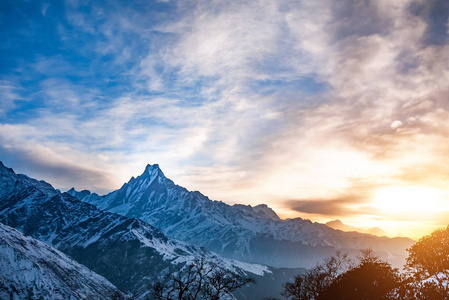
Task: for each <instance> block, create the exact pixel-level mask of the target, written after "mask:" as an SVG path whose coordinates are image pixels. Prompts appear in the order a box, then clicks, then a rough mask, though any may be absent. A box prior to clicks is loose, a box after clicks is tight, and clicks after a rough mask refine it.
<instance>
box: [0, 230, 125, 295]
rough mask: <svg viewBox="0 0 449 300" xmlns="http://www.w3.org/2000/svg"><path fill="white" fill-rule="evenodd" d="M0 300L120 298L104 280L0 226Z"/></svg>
mask: <svg viewBox="0 0 449 300" xmlns="http://www.w3.org/2000/svg"><path fill="white" fill-rule="evenodd" d="M0 270H1V272H0V282H1V284H0V299H17V300H19V299H61V300H62V299H99V300H101V299H104V300H106V299H124V296H123V295H122V293H121V292H120V291H119V290H118V289H117V288H116V287H115V286H113V285H112V283H110V282H109V281H107V280H106V279H105V278H103V277H101V276H100V275H98V274H96V273H94V272H92V271H91V270H89V269H88V268H86V267H85V266H83V265H80V264H79V263H77V262H75V261H73V260H72V259H70V258H69V257H67V256H66V255H65V254H63V253H62V252H60V251H58V250H56V249H54V248H52V247H50V246H48V245H46V244H44V243H42V242H40V241H38V240H36V239H33V238H31V237H26V236H24V235H23V234H22V233H21V232H19V231H17V230H15V229H13V228H11V227H8V226H6V225H3V224H1V223H0Z"/></svg>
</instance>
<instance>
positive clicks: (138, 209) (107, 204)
mask: <svg viewBox="0 0 449 300" xmlns="http://www.w3.org/2000/svg"><path fill="white" fill-rule="evenodd" d="M68 193H69V194H71V195H73V196H75V197H77V198H79V199H80V200H82V201H85V202H88V203H91V204H94V205H96V206H97V207H98V208H100V209H102V210H107V211H110V212H114V213H118V214H121V215H124V216H127V217H130V218H139V219H142V220H144V221H147V222H148V223H150V224H152V225H154V226H155V227H157V228H158V229H160V230H161V231H162V232H163V233H165V234H166V235H167V236H169V237H173V238H175V239H178V240H183V241H186V242H189V243H192V244H195V245H200V246H204V247H205V248H207V249H209V250H211V251H214V252H217V253H219V254H221V255H223V256H225V257H230V258H234V259H238V260H244V261H249V262H257V263H264V264H268V265H272V266H275V267H311V266H314V265H315V264H316V262H318V261H320V260H322V259H323V258H325V257H327V256H329V255H332V254H333V253H334V252H335V250H336V249H343V250H345V251H347V252H350V253H356V252H357V251H358V249H362V248H372V249H373V250H375V251H377V254H378V255H380V256H382V257H389V258H390V261H391V262H392V263H393V264H395V265H402V264H403V259H404V258H405V256H406V252H405V249H406V248H407V247H410V246H411V245H412V244H413V241H412V240H411V239H407V238H394V239H391V238H384V237H382V238H380V237H376V236H372V235H368V234H360V233H357V232H342V231H338V230H334V229H332V228H329V227H328V226H326V225H324V224H319V223H312V222H310V221H308V220H303V219H301V218H296V219H290V220H281V219H279V217H278V216H277V215H276V214H275V213H274V211H272V210H271V209H270V208H269V207H267V206H266V205H258V206H256V207H251V206H247V205H233V206H230V205H227V204H225V203H223V202H220V201H212V200H210V199H209V198H207V197H206V196H204V195H203V194H201V193H200V192H189V191H188V190H187V189H185V188H183V187H180V186H177V185H175V184H174V183H173V181H171V180H170V179H168V178H166V177H165V175H164V174H163V172H162V171H161V169H160V168H159V166H158V165H152V166H151V165H147V167H146V168H145V171H144V172H143V174H142V175H140V176H138V177H137V178H134V177H133V178H131V180H130V181H129V182H128V183H125V184H124V185H123V186H122V187H121V188H120V189H119V190H116V191H114V192H112V193H110V194H108V195H106V196H99V195H97V194H91V193H90V192H89V191H83V192H77V191H76V190H75V189H73V188H72V189H71V190H69V191H68ZM391 258H392V259H391Z"/></svg>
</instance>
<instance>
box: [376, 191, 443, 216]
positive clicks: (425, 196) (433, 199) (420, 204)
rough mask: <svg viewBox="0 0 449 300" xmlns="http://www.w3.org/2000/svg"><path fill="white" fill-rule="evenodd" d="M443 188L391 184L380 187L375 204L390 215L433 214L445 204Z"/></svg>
mask: <svg viewBox="0 0 449 300" xmlns="http://www.w3.org/2000/svg"><path fill="white" fill-rule="evenodd" d="M445 198H446V197H445V193H444V192H443V191H442V190H439V189H436V188H431V187H422V186H391V187H384V188H380V189H378V190H377V191H376V192H375V193H374V195H373V198H372V202H373V206H374V207H375V208H378V209H380V210H381V211H382V212H383V213H386V214H389V215H407V214H426V215H429V214H433V213H437V212H438V211H440V210H441V208H442V207H443V206H444V205H445V203H444V199H445Z"/></svg>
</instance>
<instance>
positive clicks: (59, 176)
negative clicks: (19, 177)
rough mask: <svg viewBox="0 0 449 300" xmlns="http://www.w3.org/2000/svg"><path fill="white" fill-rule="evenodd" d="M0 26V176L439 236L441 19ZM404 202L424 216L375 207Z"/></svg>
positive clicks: (162, 4) (433, 7) (315, 10)
mask: <svg viewBox="0 0 449 300" xmlns="http://www.w3.org/2000/svg"><path fill="white" fill-rule="evenodd" d="M0 14H1V17H0V30H1V38H2V43H1V45H0V55H1V59H0V66H1V68H0V97H1V102H0V145H1V147H0V159H1V160H2V161H3V162H4V163H5V164H6V165H8V166H10V167H13V168H14V169H15V170H16V171H18V172H22V173H26V174H28V175H30V176H33V177H36V178H38V179H44V180H46V181H48V182H50V183H52V184H53V185H54V186H55V187H57V188H61V189H62V190H65V189H69V188H70V187H72V186H74V187H75V188H77V189H90V190H92V191H96V192H98V193H106V192H108V191H111V190H113V189H116V188H118V187H120V186H121V184H123V182H125V181H127V180H128V179H129V178H130V177H131V176H136V175H138V174H140V173H141V172H142V171H143V169H144V168H145V165H146V164H147V163H150V164H154V163H158V164H159V165H160V166H161V167H162V169H163V171H164V172H165V173H166V175H167V176H168V177H170V178H172V179H173V180H174V181H175V182H176V183H178V184H180V185H183V186H185V187H187V188H189V189H191V190H200V191H202V192H203V193H205V194H206V195H208V196H210V197H211V198H213V199H218V200H224V201H226V202H229V203H247V204H258V203H267V204H268V205H270V206H271V207H273V208H274V209H275V210H276V211H278V212H279V213H280V214H281V215H282V216H284V217H294V216H302V217H305V218H311V219H313V220H318V221H326V220H330V219H333V218H341V219H343V220H347V222H349V223H352V224H354V225H362V226H371V225H373V226H382V227H384V228H386V227H389V228H391V230H392V231H395V232H402V233H403V232H405V231H404V230H405V229H404V228H408V229H410V228H412V229H410V233H408V234H411V235H413V234H415V235H416V234H420V233H421V232H422V230H421V229H420V228H421V227H422V228H424V227H425V228H427V229H426V230H428V229H429V228H435V227H436V226H440V225H441V224H444V221H443V220H447V217H448V212H449V196H448V195H449V190H448V189H447V187H446V186H447V184H446V183H447V179H449V172H448V171H447V168H448V167H449V159H448V158H447V157H446V156H447V155H446V154H447V153H448V152H447V151H448V150H449V140H448V137H447V134H446V133H447V130H448V129H449V125H448V123H447V120H449V112H448V111H449V87H448V84H447V82H449V45H448V44H449V42H448V20H449V18H448V16H449V4H448V2H447V1H436V0H435V1H424V0H421V1H408V0H398V1H356V0H352V1H330V0H329V1H328V0H320V1H287V0H286V1H262V0H261V1H82V0H80V1H76V0H69V1H53V2H52V1H8V0H6V1H2V2H1V3H0ZM416 189H417V190H416ZM410 191H413V192H414V193H413V194H415V195H421V194H422V195H424V196H422V197H424V198H425V197H426V196H425V195H427V196H428V195H431V196H428V197H430V198H431V201H430V200H429V201H430V202H432V203H434V210H432V211H429V212H426V214H419V215H418V212H420V211H422V209H421V208H420V206H419V203H423V202H424V200H422V199H421V200H419V199H418V200H416V205H415V206H413V207H414V208H413V209H410V211H407V210H406V211H405V212H404V211H403V210H401V205H403V204H404V203H403V202H401V201H402V200H397V203H398V205H397V206H396V208H395V209H394V211H392V210H391V209H387V208H385V207H384V206H385V205H386V204H385V203H386V202H385V199H387V202H388V201H390V200H388V199H389V197H390V198H391V199H393V200H391V201H396V200H394V199H398V198H404V197H410ZM380 198H382V199H380ZM436 211H438V213H437V212H436ZM416 219H418V220H419V222H420V223H419V224H417V223H416ZM413 226H415V227H416V228H415V227H413ZM413 228H414V229H413ZM420 230H421V231H420Z"/></svg>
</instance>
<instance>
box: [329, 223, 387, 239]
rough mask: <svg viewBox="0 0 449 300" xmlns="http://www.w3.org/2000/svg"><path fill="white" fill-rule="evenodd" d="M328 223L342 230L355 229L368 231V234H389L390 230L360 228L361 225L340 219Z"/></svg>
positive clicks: (363, 231)
mask: <svg viewBox="0 0 449 300" xmlns="http://www.w3.org/2000/svg"><path fill="white" fill-rule="evenodd" d="M326 225H327V226H328V227H330V228H333V229H337V230H341V231H347V232H351V231H355V232H361V233H368V234H372V235H377V236H389V234H388V232H386V231H384V230H382V229H380V228H379V227H373V228H368V229H364V228H360V227H355V226H351V225H346V224H344V223H343V222H342V221H340V220H332V221H329V222H327V223H326Z"/></svg>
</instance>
